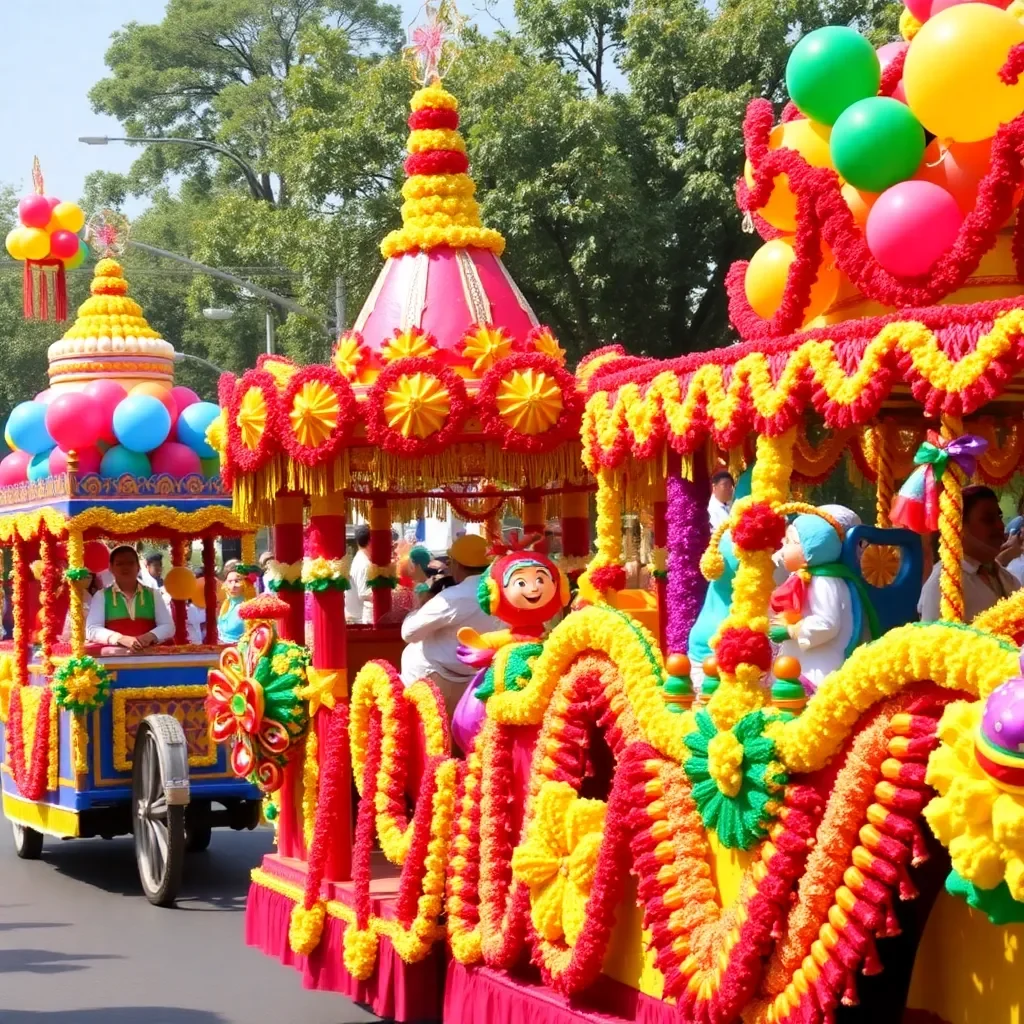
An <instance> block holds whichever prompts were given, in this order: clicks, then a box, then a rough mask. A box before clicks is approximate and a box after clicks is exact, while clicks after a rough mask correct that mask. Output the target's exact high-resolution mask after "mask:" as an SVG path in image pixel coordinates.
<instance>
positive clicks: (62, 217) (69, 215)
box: [53, 203, 85, 234]
mask: <svg viewBox="0 0 1024 1024" xmlns="http://www.w3.org/2000/svg"><path fill="white" fill-rule="evenodd" d="M53 219H54V220H55V221H56V222H57V223H58V224H59V225H60V226H61V227H62V228H63V229H64V230H65V231H70V232H72V234H78V232H79V231H81V230H82V228H83V227H84V226H85V214H84V213H83V212H82V208H81V207H80V206H79V205H78V204H77V203H58V204H57V205H56V206H55V207H54V208H53Z"/></svg>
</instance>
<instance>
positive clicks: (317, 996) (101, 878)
mask: <svg viewBox="0 0 1024 1024" xmlns="http://www.w3.org/2000/svg"><path fill="white" fill-rule="evenodd" d="M270 845H271V834H270V832H269V831H268V830H258V831H256V832H229V831H223V830H218V831H215V832H214V834H213V842H212V843H211V844H210V849H209V851H207V852H206V853H200V854H193V855H191V856H190V857H189V860H188V863H187V866H186V869H185V881H184V885H183V890H182V895H181V897H180V898H179V903H178V908H177V909H173V910H160V909H158V908H156V907H152V906H150V905H149V904H148V903H147V902H146V900H145V899H144V898H143V897H142V896H141V895H140V893H139V889H138V878H137V876H136V873H135V855H134V852H133V850H132V846H131V841H130V840H129V839H117V840H114V841H113V842H104V841H103V840H80V841H69V842H60V841H59V840H56V839H47V841H46V845H45V846H44V848H43V858H42V860H38V861H34V862H32V861H20V860H18V859H17V857H16V856H15V854H14V847H13V843H12V841H11V837H10V826H9V825H8V824H7V822H6V821H4V820H3V819H2V818H0V1024H357V1022H362V1021H374V1020H376V1018H375V1017H373V1016H372V1015H371V1014H369V1013H367V1012H366V1011H364V1010H361V1009H359V1008H358V1007H356V1006H354V1005H353V1004H352V1003H350V1002H348V1001H347V1000H345V999H343V998H342V997H341V996H339V995H333V994H330V993H325V992H306V991H303V989H302V984H301V979H300V976H299V974H298V973H297V972H296V971H293V970H292V969H291V968H286V967H283V966H281V964H279V963H277V962H276V961H274V960H271V959H269V958H268V957H265V956H263V955H262V954H260V953H257V952H256V951H255V950H252V949H248V948H247V947H246V946H245V944H244V943H243V941H242V931H243V917H244V910H245V895H246V891H247V890H248V886H249V870H250V868H251V867H252V866H253V865H255V864H257V863H258V862H259V860H260V858H261V857H262V855H263V854H264V853H265V852H266V851H268V850H269V849H270Z"/></svg>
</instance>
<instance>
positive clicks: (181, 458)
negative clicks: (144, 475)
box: [149, 441, 203, 479]
mask: <svg viewBox="0 0 1024 1024" xmlns="http://www.w3.org/2000/svg"><path fill="white" fill-rule="evenodd" d="M149 464H150V466H152V467H153V474H154V476H155V475H158V474H160V473H166V474H167V475H168V476H173V477H177V478H179V479H180V478H181V477H183V476H189V475H191V474H192V473H202V471H203V467H202V465H201V464H200V462H199V456H198V455H197V454H196V453H195V452H194V451H192V449H191V448H189V446H188V445H186V444H181V443H180V442H178V441H164V443H163V444H162V445H160V447H159V448H154V449H153V451H151V452H150V453H149Z"/></svg>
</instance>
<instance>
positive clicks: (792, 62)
mask: <svg viewBox="0 0 1024 1024" xmlns="http://www.w3.org/2000/svg"><path fill="white" fill-rule="evenodd" d="M880 79H881V69H880V67H879V64H878V55H877V54H876V53H875V51H874V49H873V48H872V46H871V44H870V43H869V42H868V41H867V40H866V39H865V38H864V37H863V36H862V35H861V34H860V33H859V32H856V31H854V29H852V28H846V27H845V26H842V25H829V26H828V27H826V28H819V29H816V30H815V31H813V32H808V33H807V35H805V36H804V37H803V38H802V39H801V40H800V42H798V43H797V44H796V46H794V47H793V52H792V53H791V54H790V55H789V61H788V63H787V64H786V88H787V89H788V90H789V96H790V99H792V101H793V102H794V103H795V104H796V105H797V108H798V109H799V111H800V113H802V114H804V115H806V116H807V117H809V118H812V119H813V120H815V121H821V122H822V123H823V124H835V122H836V119H837V118H838V117H839V115H840V114H841V113H842V112H843V111H844V110H845V109H846V108H847V107H848V106H850V105H851V104H852V103H856V102H857V100H862V99H865V98H866V97H868V96H874V95H876V94H877V92H878V84H879V81H880Z"/></svg>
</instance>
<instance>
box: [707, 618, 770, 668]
mask: <svg viewBox="0 0 1024 1024" xmlns="http://www.w3.org/2000/svg"><path fill="white" fill-rule="evenodd" d="M715 657H716V658H717V659H718V667H719V669H720V670H721V671H722V672H729V673H734V672H735V671H736V669H737V668H738V667H739V666H740V665H756V666H757V667H758V668H759V669H761V671H762V672H767V671H768V669H769V668H771V664H772V645H771V643H770V642H769V641H768V637H766V636H765V635H764V633H757V632H755V631H754V630H752V629H747V627H746V626H733V627H731V628H730V629H724V630H722V635H721V636H720V637H719V639H718V647H717V648H716V649H715Z"/></svg>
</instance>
